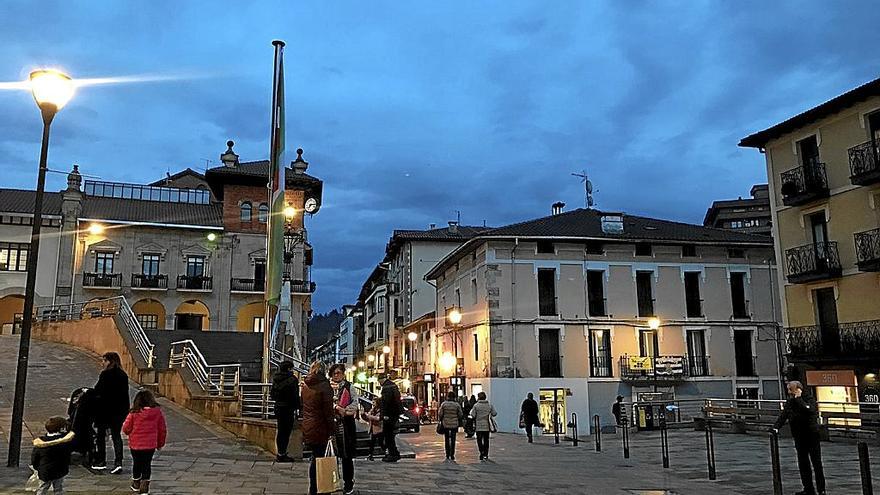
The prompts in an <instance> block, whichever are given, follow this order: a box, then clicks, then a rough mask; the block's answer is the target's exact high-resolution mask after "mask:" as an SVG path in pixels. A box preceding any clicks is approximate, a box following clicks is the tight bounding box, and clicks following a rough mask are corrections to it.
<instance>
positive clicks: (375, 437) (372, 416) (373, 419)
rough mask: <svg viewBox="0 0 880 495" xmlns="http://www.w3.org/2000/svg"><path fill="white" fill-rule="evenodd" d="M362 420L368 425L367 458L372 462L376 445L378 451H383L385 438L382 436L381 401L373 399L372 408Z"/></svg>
mask: <svg viewBox="0 0 880 495" xmlns="http://www.w3.org/2000/svg"><path fill="white" fill-rule="evenodd" d="M364 419H365V420H366V421H367V422H368V423H370V455H369V456H368V457H367V459H369V460H371V461H372V460H373V451H374V450H375V448H376V444H379V450H380V451H384V450H385V438H384V437H383V436H382V400H381V399H379V398H378V397H377V398H375V399H373V407H372V408H370V411H369V412H367V413H364Z"/></svg>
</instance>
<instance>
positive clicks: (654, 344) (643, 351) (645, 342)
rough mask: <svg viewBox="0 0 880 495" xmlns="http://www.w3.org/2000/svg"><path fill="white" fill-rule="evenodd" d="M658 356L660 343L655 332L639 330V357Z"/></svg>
mask: <svg viewBox="0 0 880 495" xmlns="http://www.w3.org/2000/svg"><path fill="white" fill-rule="evenodd" d="M658 354H660V342H659V340H658V339H657V331H656V330H648V329H643V330H639V356H642V357H657V355H658Z"/></svg>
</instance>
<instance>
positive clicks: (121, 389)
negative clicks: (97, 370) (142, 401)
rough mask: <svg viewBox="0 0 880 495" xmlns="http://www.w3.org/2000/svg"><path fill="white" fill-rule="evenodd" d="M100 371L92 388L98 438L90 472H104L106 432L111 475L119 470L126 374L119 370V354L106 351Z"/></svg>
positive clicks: (125, 409) (126, 409)
mask: <svg viewBox="0 0 880 495" xmlns="http://www.w3.org/2000/svg"><path fill="white" fill-rule="evenodd" d="M102 358H103V364H104V370H103V371H101V376H100V377H98V383H97V384H96V385H95V394H96V395H97V397H98V407H97V408H96V412H97V415H96V416H95V426H97V427H98V436H97V438H96V441H95V455H94V459H93V460H92V469H97V470H103V469H107V432H108V431H109V432H110V437H111V438H112V439H113V455H114V458H113V469H112V470H111V471H110V472H111V473H112V474H118V473H119V472H120V471H122V435H121V434H120V430H121V429H122V422H123V421H125V416H126V415H127V414H128V375H126V374H125V371H123V370H122V364H121V362H120V360H119V354H117V353H115V352H107V353H104V355H103V356H102Z"/></svg>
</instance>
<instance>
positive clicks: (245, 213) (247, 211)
mask: <svg viewBox="0 0 880 495" xmlns="http://www.w3.org/2000/svg"><path fill="white" fill-rule="evenodd" d="M253 209H254V207H253V206H251V203H250V201H245V202H244V203H242V204H241V221H242V222H250V221H251V216H252V214H253Z"/></svg>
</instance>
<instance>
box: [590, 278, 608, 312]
mask: <svg viewBox="0 0 880 495" xmlns="http://www.w3.org/2000/svg"><path fill="white" fill-rule="evenodd" d="M604 276H605V272H603V271H601V270H587V299H588V301H587V302H588V306H589V311H590V316H606V314H605V286H604V285H605V284H604V280H602V279H603V277H604Z"/></svg>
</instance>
